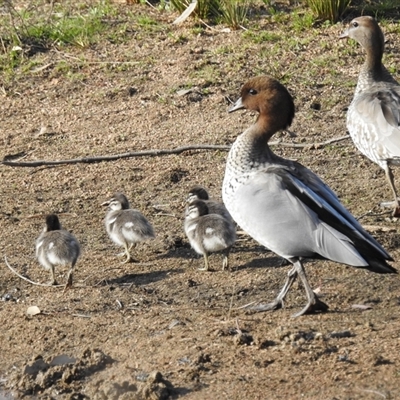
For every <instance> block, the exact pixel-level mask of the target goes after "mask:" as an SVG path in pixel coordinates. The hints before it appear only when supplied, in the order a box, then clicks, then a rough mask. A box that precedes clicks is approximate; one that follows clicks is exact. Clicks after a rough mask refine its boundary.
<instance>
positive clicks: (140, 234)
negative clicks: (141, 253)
mask: <svg viewBox="0 0 400 400" xmlns="http://www.w3.org/2000/svg"><path fill="white" fill-rule="evenodd" d="M103 205H107V206H108V207H109V211H108V212H107V215H106V218H105V220H104V222H105V226H106V230H107V233H108V235H109V237H110V239H111V240H112V241H113V242H114V243H115V244H117V245H119V246H124V249H125V253H123V254H125V255H126V260H125V261H124V262H123V264H125V263H127V262H130V261H132V260H133V259H132V257H131V254H130V251H131V249H132V247H134V246H135V245H136V243H139V242H143V241H145V240H149V239H153V238H154V237H155V234H154V229H153V226H152V225H151V224H150V222H149V221H148V220H147V219H146V217H145V216H144V215H143V214H142V213H141V212H140V211H138V210H134V209H131V208H129V201H128V199H127V198H126V196H125V195H124V194H122V193H116V194H115V195H114V196H113V198H112V199H110V200H109V201H107V202H105V203H103Z"/></svg>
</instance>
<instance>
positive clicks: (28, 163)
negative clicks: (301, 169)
mask: <svg viewBox="0 0 400 400" xmlns="http://www.w3.org/2000/svg"><path fill="white" fill-rule="evenodd" d="M348 138H349V136H347V135H346V136H341V137H337V138H333V139H329V140H327V141H325V142H321V143H311V144H304V143H285V142H279V141H276V142H270V143H269V145H271V146H275V145H279V146H281V147H292V148H299V149H302V148H321V147H324V146H327V145H329V144H332V143H337V142H340V141H342V140H345V139H348ZM197 150H220V151H221V150H222V151H229V150H230V146H223V145H212V144H194V145H189V146H182V147H177V148H175V149H155V150H143V151H133V152H128V153H122V154H115V155H110V156H98V157H83V158H74V159H70V160H54V161H50V160H38V161H26V162H19V161H15V162H13V161H9V160H7V159H6V158H7V156H6V157H5V158H4V159H3V161H2V162H1V164H3V165H7V166H10V167H41V166H43V165H47V166H48V165H64V164H80V163H83V164H91V163H98V162H102V161H115V160H119V159H122V158H133V157H145V156H148V157H157V156H164V155H171V154H181V153H183V152H185V151H197Z"/></svg>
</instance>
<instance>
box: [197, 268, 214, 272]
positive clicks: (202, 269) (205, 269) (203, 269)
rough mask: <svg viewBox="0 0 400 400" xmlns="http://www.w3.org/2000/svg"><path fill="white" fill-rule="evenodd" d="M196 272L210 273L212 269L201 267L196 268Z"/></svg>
mask: <svg viewBox="0 0 400 400" xmlns="http://www.w3.org/2000/svg"><path fill="white" fill-rule="evenodd" d="M197 270H198V271H208V272H212V269H210V268H207V267H202V268H197Z"/></svg>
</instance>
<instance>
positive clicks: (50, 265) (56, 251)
mask: <svg viewBox="0 0 400 400" xmlns="http://www.w3.org/2000/svg"><path fill="white" fill-rule="evenodd" d="M79 254H80V246H79V242H78V240H77V239H76V238H75V236H74V235H72V233H70V232H68V231H66V230H64V229H63V228H62V226H61V224H60V221H59V219H58V216H57V215H56V214H50V215H48V216H47V217H46V226H45V228H44V229H43V232H42V233H41V234H40V236H39V237H38V238H37V240H36V257H37V259H38V261H39V263H40V264H41V265H42V266H43V267H44V268H45V269H46V270H49V271H50V277H51V280H50V285H56V284H57V282H56V278H55V276H54V268H55V266H56V265H62V266H64V265H69V267H70V269H69V271H68V275H67V283H66V285H65V287H66V288H67V287H71V286H72V272H73V269H74V266H75V264H76V261H77V260H78V257H79Z"/></svg>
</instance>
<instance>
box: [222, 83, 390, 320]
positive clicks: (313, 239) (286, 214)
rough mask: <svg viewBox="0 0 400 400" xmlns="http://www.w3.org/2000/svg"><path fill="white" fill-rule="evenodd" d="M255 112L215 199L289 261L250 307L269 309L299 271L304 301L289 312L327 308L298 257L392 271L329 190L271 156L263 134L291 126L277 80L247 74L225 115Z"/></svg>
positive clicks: (290, 109)
mask: <svg viewBox="0 0 400 400" xmlns="http://www.w3.org/2000/svg"><path fill="white" fill-rule="evenodd" d="M243 108H244V109H248V110H251V111H257V112H258V113H259V115H258V118H257V119H256V121H255V123H254V124H253V125H252V126H250V127H249V128H248V129H246V130H245V131H244V132H243V133H242V134H241V135H239V136H238V137H237V139H236V141H235V142H234V143H233V145H232V147H231V150H230V151H229V154H228V159H227V163H226V169H225V176H224V180H223V188H222V197H223V200H224V204H225V205H226V208H227V209H228V211H229V212H230V214H231V215H232V217H233V219H234V220H235V221H236V222H237V223H238V225H239V226H240V227H241V228H242V229H243V230H244V231H246V232H247V233H248V234H249V235H250V236H251V237H253V238H254V239H255V240H256V241H258V242H259V243H261V244H262V245H263V246H265V247H267V248H268V249H271V250H272V251H273V252H275V253H276V254H278V255H279V256H281V257H283V258H285V259H287V260H288V261H290V263H291V264H292V265H293V267H292V269H291V270H290V271H289V273H288V277H287V280H286V283H285V284H284V286H283V288H282V290H281V291H280V293H279V294H278V296H277V297H276V299H275V300H274V301H273V302H271V303H268V304H260V305H258V306H254V307H252V309H253V310H254V311H267V310H275V309H277V308H280V307H283V301H284V298H285V296H286V294H287V293H288V291H289V289H290V287H291V286H292V284H293V282H294V281H295V280H296V278H297V276H299V278H300V280H301V282H302V284H303V286H304V288H305V291H306V295H307V304H306V306H305V307H304V308H303V309H302V310H301V311H300V312H298V313H297V314H295V315H294V316H295V317H296V316H300V315H303V314H305V313H309V312H315V311H326V310H327V309H328V306H327V305H326V304H325V303H323V302H322V301H321V300H319V299H318V297H317V295H316V294H315V293H314V292H313V290H312V289H311V286H310V284H309V283H308V280H307V277H306V273H305V270H304V267H303V262H302V258H303V257H305V258H323V259H328V260H332V261H336V262H340V263H344V264H348V265H351V266H354V267H361V268H365V269H368V270H370V271H374V272H378V273H396V272H397V271H396V270H395V269H394V268H393V267H392V266H391V265H389V264H388V263H387V261H392V258H391V257H390V255H389V254H388V253H387V252H386V251H385V250H384V248H383V247H382V246H381V245H380V244H379V243H378V242H377V241H376V240H375V239H374V238H373V237H372V236H371V235H370V234H369V233H368V232H366V231H365V230H364V229H363V228H362V226H361V225H360V223H359V222H358V221H357V220H356V219H355V218H354V217H353V216H352V215H351V213H350V212H349V211H348V210H346V208H345V207H344V206H343V205H342V204H341V203H340V201H339V199H338V197H337V196H336V194H335V193H334V192H333V191H332V190H331V189H330V188H329V187H328V186H327V185H326V184H325V183H324V182H323V181H322V180H321V179H320V178H319V177H318V176H317V175H316V174H315V173H313V172H312V171H310V170H309V169H307V168H306V167H304V166H303V165H301V164H300V163H297V162H295V161H291V160H286V159H284V158H282V157H279V156H277V155H276V154H274V153H273V152H272V150H271V149H270V147H269V146H268V141H269V140H270V138H271V137H272V136H273V135H274V134H275V133H276V132H278V131H280V130H282V129H286V128H287V127H289V126H290V124H291V122H292V120H293V117H294V103H293V99H292V96H291V95H290V94H289V92H288V91H287V89H286V88H285V87H284V86H283V85H282V84H280V83H279V82H278V81H277V80H275V79H273V78H270V77H267V76H261V77H256V78H252V79H250V80H249V81H248V82H247V83H245V84H244V86H243V88H242V90H241V97H240V98H239V99H238V100H237V102H236V103H235V104H234V105H233V107H232V108H231V109H230V110H229V111H230V112H233V111H236V110H240V109H243Z"/></svg>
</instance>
